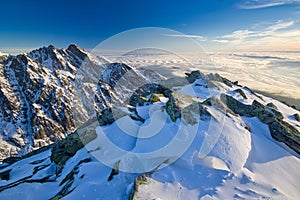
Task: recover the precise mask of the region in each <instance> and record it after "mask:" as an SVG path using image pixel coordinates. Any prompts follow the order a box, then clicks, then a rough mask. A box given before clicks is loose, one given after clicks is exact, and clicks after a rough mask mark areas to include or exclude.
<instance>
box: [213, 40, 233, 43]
mask: <svg viewBox="0 0 300 200" xmlns="http://www.w3.org/2000/svg"><path fill="white" fill-rule="evenodd" d="M212 41H213V42H218V43H228V42H229V40H212Z"/></svg>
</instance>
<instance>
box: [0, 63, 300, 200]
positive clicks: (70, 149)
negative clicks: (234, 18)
mask: <svg viewBox="0 0 300 200" xmlns="http://www.w3.org/2000/svg"><path fill="white" fill-rule="evenodd" d="M118 67H122V66H120V65H118ZM105 80H106V81H108V83H106V84H107V85H105V87H103V91H107V92H108V93H109V94H111V96H113V95H114V94H113V93H114V92H115V90H116V89H115V88H116V87H114V85H113V84H109V80H110V79H106V78H105ZM185 80H187V81H186V82H184V81H183V83H184V84H178V81H177V82H176V84H175V86H174V87H164V85H168V86H170V85H172V83H171V82H170V81H168V80H166V81H165V82H161V85H160V84H148V83H146V84H145V85H144V86H140V87H139V89H137V90H136V91H135V93H134V94H132V96H131V97H130V99H129V101H122V102H120V101H118V102H119V104H114V103H113V102H114V100H113V98H112V99H111V98H108V99H106V102H107V103H108V104H107V112H104V113H102V114H101V115H98V116H97V117H98V118H97V119H98V120H97V119H96V118H93V119H90V120H89V121H88V122H87V123H86V124H84V125H83V126H82V127H81V128H79V129H78V130H77V131H76V133H74V134H72V135H69V136H68V137H67V138H65V139H63V140H62V141H60V142H57V143H56V144H53V145H52V146H48V147H44V148H42V149H39V150H38V151H34V152H32V153H31V154H27V155H26V156H25V157H23V158H22V159H20V160H18V159H8V160H6V163H3V164H2V165H1V166H0V168H1V169H0V178H1V180H0V199H24V197H26V198H27V199H203V200H204V199H295V200H296V199H298V198H299V196H300V192H299V189H298V186H299V185H300V179H299V169H298V168H299V165H300V159H299V153H300V151H299V147H300V145H299V136H300V133H299V132H300V122H299V115H300V112H299V111H297V110H295V109H293V108H291V107H288V106H286V105H285V104H282V103H281V102H278V101H276V100H274V99H271V98H268V97H265V96H263V95H260V94H256V93H254V92H252V91H251V90H250V89H249V88H247V87H243V86H240V85H238V83H236V82H235V83H233V82H231V81H230V80H228V79H226V78H223V77H221V76H219V75H217V74H209V75H204V74H202V73H200V72H197V71H195V72H192V73H190V74H187V77H186V79H185ZM102 86H103V85H102ZM113 105H118V108H117V109H118V112H115V113H114V111H115V109H116V108H114V107H113ZM101 116H102V117H101ZM103 116H105V117H106V118H105V119H107V120H106V121H105V120H104V121H103ZM101 120H102V121H101ZM98 121H100V124H102V125H103V126H99V123H98ZM104 122H105V123H104ZM174 138H175V139H174ZM186 144H188V145H187V146H186V148H183V147H184V146H185V145H186ZM170 145H171V146H172V148H169V147H170ZM157 152H158V153H157Z"/></svg>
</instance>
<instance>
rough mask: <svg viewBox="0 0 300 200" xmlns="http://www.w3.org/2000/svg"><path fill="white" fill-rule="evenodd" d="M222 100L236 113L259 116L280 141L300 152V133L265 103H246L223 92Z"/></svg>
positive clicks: (272, 134)
mask: <svg viewBox="0 0 300 200" xmlns="http://www.w3.org/2000/svg"><path fill="white" fill-rule="evenodd" d="M221 100H222V101H223V102H224V103H225V104H226V105H227V106H228V108H229V109H231V110H232V111H233V112H234V113H236V114H239V115H241V116H246V117H257V118H258V119H259V120H260V121H261V122H263V123H265V124H267V125H268V126H269V129H270V133H271V136H272V137H273V138H274V139H276V140H277V141H279V142H283V143H285V144H286V145H287V146H289V147H290V148H291V149H293V150H294V151H296V152H297V153H299V154H300V133H299V131H298V130H297V129H296V128H294V127H293V126H292V125H290V124H289V123H287V122H285V121H283V120H282V118H281V117H278V116H276V115H275V114H273V113H272V112H271V111H268V109H267V108H266V107H264V105H262V104H261V103H259V102H258V101H255V100H254V101H253V103H252V105H244V104H243V103H241V102H239V101H238V100H236V99H234V98H233V97H231V96H228V95H225V94H222V95H221Z"/></svg>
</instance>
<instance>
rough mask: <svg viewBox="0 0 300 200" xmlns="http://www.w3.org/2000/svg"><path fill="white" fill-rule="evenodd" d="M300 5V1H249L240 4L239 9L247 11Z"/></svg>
mask: <svg viewBox="0 0 300 200" xmlns="http://www.w3.org/2000/svg"><path fill="white" fill-rule="evenodd" d="M293 3H300V0H265V1H257V0H248V1H245V2H244V3H242V4H240V5H239V6H238V8H240V9H245V10H252V9H262V8H268V7H275V6H282V5H286V4H293Z"/></svg>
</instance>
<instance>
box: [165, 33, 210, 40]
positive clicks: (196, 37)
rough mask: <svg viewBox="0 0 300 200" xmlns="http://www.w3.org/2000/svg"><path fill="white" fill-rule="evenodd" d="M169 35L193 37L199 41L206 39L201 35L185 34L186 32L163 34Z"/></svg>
mask: <svg viewBox="0 0 300 200" xmlns="http://www.w3.org/2000/svg"><path fill="white" fill-rule="evenodd" d="M164 35H165V36H169V37H183V38H193V39H197V40H200V41H206V38H205V37H204V36H202V35H186V34H164Z"/></svg>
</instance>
